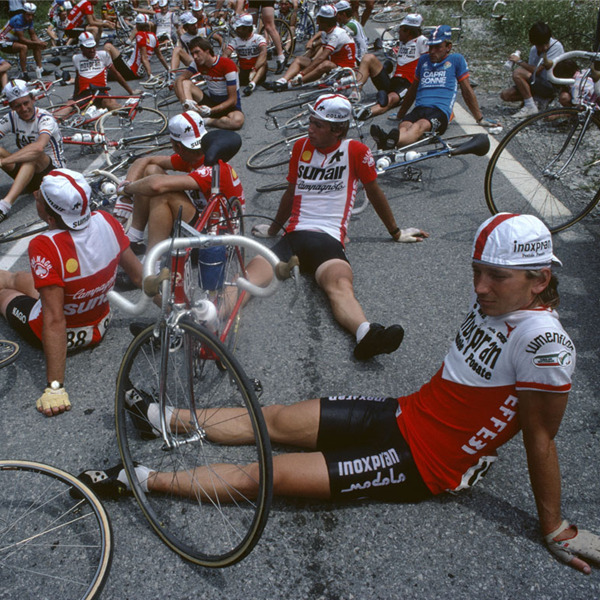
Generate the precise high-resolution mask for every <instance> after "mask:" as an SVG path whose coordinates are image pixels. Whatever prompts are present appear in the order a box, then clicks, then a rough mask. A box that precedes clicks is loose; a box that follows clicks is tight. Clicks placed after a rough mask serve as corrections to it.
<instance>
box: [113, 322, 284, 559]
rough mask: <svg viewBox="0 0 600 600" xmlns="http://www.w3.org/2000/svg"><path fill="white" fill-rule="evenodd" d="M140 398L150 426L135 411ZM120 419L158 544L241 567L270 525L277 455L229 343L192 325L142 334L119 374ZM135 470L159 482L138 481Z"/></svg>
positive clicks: (123, 443)
mask: <svg viewBox="0 0 600 600" xmlns="http://www.w3.org/2000/svg"><path fill="white" fill-rule="evenodd" d="M139 398H144V399H145V401H146V402H147V403H148V404H149V405H150V407H151V408H150V409H149V410H148V415H150V416H149V418H146V417H145V415H143V414H140V413H139V412H137V410H136V409H135V408H133V407H132V401H135V400H136V399H139ZM159 399H162V403H163V408H162V409H161V408H160V404H157V401H158V400H159ZM133 406H137V405H133ZM161 410H164V412H163V413H162V414H164V415H165V416H164V418H163V421H164V423H165V433H164V434H158V437H157V433H156V429H155V426H156V425H157V424H158V423H157V422H156V418H157V415H160V414H161ZM152 415H154V417H152ZM158 419H159V423H160V416H158ZM116 420H117V442H118V445H119V451H120V453H121V457H122V460H123V463H124V465H125V469H126V471H127V476H128V478H129V481H130V484H131V486H132V489H133V491H134V494H135V497H136V499H137V501H138V504H139V505H140V507H141V508H142V511H143V513H144V515H145V516H146V518H147V519H148V521H149V522H150V524H151V525H152V527H153V528H154V530H155V531H156V533H157V534H158V535H159V536H160V538H161V539H162V540H163V541H164V542H165V543H166V544H167V545H168V546H169V547H170V548H171V549H172V550H174V551H175V552H177V553H178V554H180V555H181V556H183V557H184V558H185V559H187V560H189V561H192V562H194V563H197V564H199V565H202V566H205V567H226V566H229V565H232V564H234V563H236V562H238V561H240V560H241V559H243V558H244V557H245V556H246V555H247V554H248V553H249V552H250V551H251V550H252V548H253V547H254V546H255V545H256V543H257V541H258V539H259V538H260V535H261V533H262V531H263V528H264V526H265V524H266V521H267V516H268V512H269V507H270V504H271V496H272V486H273V473H272V459H271V446H270V442H269V436H268V434H267V429H266V426H265V423H264V420H263V416H262V412H261V409H260V406H259V404H258V401H257V399H256V396H255V393H254V391H253V389H252V386H251V384H250V382H249V381H248V378H247V377H246V375H245V374H244V372H243V370H242V368H241V367H240V365H239V364H238V362H237V361H236V359H235V358H234V357H233V356H232V355H231V353H230V352H229V351H228V350H227V349H226V348H225V347H224V346H223V344H222V343H221V342H220V341H219V340H218V339H216V338H215V336H214V335H212V334H211V333H210V332H208V331H207V330H206V329H204V328H203V327H201V326H199V325H197V324H194V323H191V322H187V321H180V322H179V324H178V325H177V326H174V327H172V326H164V325H163V326H162V327H161V330H160V332H159V335H158V337H155V336H154V332H153V327H149V328H148V329H146V330H145V331H143V332H142V333H140V334H139V335H138V336H137V337H136V338H135V339H134V340H133V342H132V343H131V345H130V346H129V348H128V349H127V351H126V353H125V356H124V358H123V362H122V363H121V367H120V370H119V375H118V378H117V396H116ZM159 426H160V425H159ZM229 444H236V445H229ZM136 463H139V464H141V465H144V466H146V467H148V468H149V469H151V470H152V473H155V474H156V475H153V474H152V473H151V475H150V477H149V479H148V481H147V482H144V481H139V480H138V475H136V471H135V470H134V466H135V464H136ZM146 485H148V486H149V487H150V488H153V487H154V489H155V491H152V492H146V491H144V488H145V486H146ZM157 490H159V491H157Z"/></svg>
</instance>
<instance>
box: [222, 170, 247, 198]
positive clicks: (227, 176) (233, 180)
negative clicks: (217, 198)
mask: <svg viewBox="0 0 600 600" xmlns="http://www.w3.org/2000/svg"><path fill="white" fill-rule="evenodd" d="M219 165H220V167H221V182H220V185H221V192H222V193H223V194H224V195H225V196H226V197H227V198H233V197H234V196H235V197H237V198H239V199H240V201H241V203H242V204H244V201H245V199H244V190H243V188H242V183H241V182H240V178H239V177H238V174H237V173H236V171H235V169H234V168H233V167H232V166H231V165H230V164H228V163H224V162H223V161H219Z"/></svg>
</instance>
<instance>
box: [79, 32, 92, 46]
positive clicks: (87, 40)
mask: <svg viewBox="0 0 600 600" xmlns="http://www.w3.org/2000/svg"><path fill="white" fill-rule="evenodd" d="M78 39H79V45H80V46H83V47H84V48H94V47H95V46H96V39H95V38H94V36H93V35H92V34H91V33H90V32H89V31H84V32H83V33H82V34H81V35H80V36H79V38H78Z"/></svg>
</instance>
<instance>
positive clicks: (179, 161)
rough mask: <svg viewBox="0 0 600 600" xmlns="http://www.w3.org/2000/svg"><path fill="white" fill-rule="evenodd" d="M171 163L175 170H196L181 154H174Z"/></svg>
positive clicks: (187, 171)
mask: <svg viewBox="0 0 600 600" xmlns="http://www.w3.org/2000/svg"><path fill="white" fill-rule="evenodd" d="M171 165H172V167H173V170H174V171H182V172H183V173H189V172H190V171H193V170H194V169H193V167H192V165H190V164H189V163H187V162H185V160H183V158H181V156H179V154H173V155H172V156H171Z"/></svg>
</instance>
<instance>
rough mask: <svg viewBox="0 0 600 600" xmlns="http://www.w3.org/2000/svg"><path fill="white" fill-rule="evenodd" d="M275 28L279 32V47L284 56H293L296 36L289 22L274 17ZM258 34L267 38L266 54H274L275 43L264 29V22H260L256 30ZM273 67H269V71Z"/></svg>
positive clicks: (272, 69)
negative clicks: (258, 28)
mask: <svg viewBox="0 0 600 600" xmlns="http://www.w3.org/2000/svg"><path fill="white" fill-rule="evenodd" d="M274 23H275V28H276V29H277V33H279V37H280V38H281V47H282V49H283V52H284V54H285V56H286V57H290V56H293V54H294V50H295V48H296V38H295V37H294V34H293V32H292V28H291V27H290V25H289V23H288V22H287V21H285V20H284V19H274ZM258 33H259V34H260V35H262V36H264V37H265V38H266V40H267V55H268V56H271V55H272V56H275V44H274V43H273V40H271V39H270V37H269V34H268V33H267V32H266V31H265V26H264V23H263V24H261V27H260V30H259V32H258ZM274 70H275V68H274V67H269V71H274Z"/></svg>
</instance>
